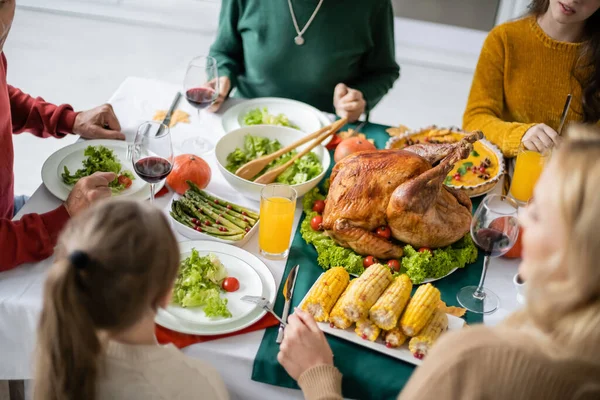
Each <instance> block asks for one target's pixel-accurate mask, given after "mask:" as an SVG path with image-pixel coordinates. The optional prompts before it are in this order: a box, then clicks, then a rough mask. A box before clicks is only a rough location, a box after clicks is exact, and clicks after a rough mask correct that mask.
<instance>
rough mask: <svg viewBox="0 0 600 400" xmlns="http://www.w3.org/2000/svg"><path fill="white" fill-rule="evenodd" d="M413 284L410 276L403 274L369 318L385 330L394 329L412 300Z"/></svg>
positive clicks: (376, 304)
mask: <svg viewBox="0 0 600 400" xmlns="http://www.w3.org/2000/svg"><path fill="white" fill-rule="evenodd" d="M411 292H412V282H411V280H410V278H409V277H408V275H406V274H402V275H400V276H399V277H397V278H395V279H394V281H393V282H392V284H391V285H390V286H388V288H387V289H385V292H383V294H382V295H381V297H380V298H379V300H377V302H376V303H375V305H374V306H373V307H371V310H370V311H369V317H370V319H371V321H373V322H374V323H375V324H376V325H377V326H378V327H380V328H381V329H383V330H390V329H393V328H394V327H395V326H396V324H397V323H398V319H399V318H400V315H401V314H402V311H404V307H406V304H407V303H408V300H409V299H410V293H411Z"/></svg>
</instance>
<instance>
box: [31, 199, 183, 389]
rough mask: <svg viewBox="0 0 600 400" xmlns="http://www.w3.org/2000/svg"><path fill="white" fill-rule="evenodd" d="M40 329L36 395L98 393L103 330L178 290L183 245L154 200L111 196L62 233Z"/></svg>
mask: <svg viewBox="0 0 600 400" xmlns="http://www.w3.org/2000/svg"><path fill="white" fill-rule="evenodd" d="M56 254H57V256H56V261H55V263H54V265H53V266H52V268H51V269H50V272H49V274H48V278H47V280H46V284H45V288H44V305H43V309H42V314H41V318H40V325H39V329H38V349H37V363H36V371H35V389H34V398H35V399H36V400H37V399H49V400H59V399H60V400H63V399H86V400H93V399H94V398H95V392H96V378H97V376H98V374H99V361H100V358H101V357H100V356H101V354H102V350H103V341H104V340H103V339H102V338H103V336H107V335H110V334H112V333H118V332H120V331H123V330H124V329H127V328H129V327H130V326H132V325H133V324H134V323H136V322H137V321H139V320H140V318H141V317H142V316H143V315H144V314H145V313H147V312H148V310H149V309H150V307H152V308H154V309H156V308H157V304H158V302H159V301H161V300H162V299H164V297H165V296H166V295H168V293H169V290H171V288H172V285H173V282H174V280H175V277H176V275H177V270H178V264H179V251H178V246H177V241H176V240H175V237H174V236H173V233H172V231H171V229H170V226H169V224H168V221H167V219H166V218H165V216H164V215H163V214H162V212H160V211H159V210H158V209H155V208H152V207H151V206H150V205H145V204H139V203H134V202H130V201H123V200H112V201H108V202H104V203H103V204H101V205H99V206H96V207H94V208H92V209H90V210H87V211H86V212H84V213H82V214H81V215H78V216H77V217H76V218H74V219H73V220H72V221H70V222H69V224H68V225H67V227H66V229H65V231H64V233H63V234H62V236H61V238H60V240H59V247H58V250H57V252H56Z"/></svg>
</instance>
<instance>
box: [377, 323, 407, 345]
mask: <svg viewBox="0 0 600 400" xmlns="http://www.w3.org/2000/svg"><path fill="white" fill-rule="evenodd" d="M383 339H384V341H385V345H386V347H390V348H396V347H400V346H402V345H403V344H404V342H406V335H405V334H404V332H402V328H400V326H399V324H398V326H396V327H395V328H393V329H391V330H389V331H387V332H385V334H384V336H383Z"/></svg>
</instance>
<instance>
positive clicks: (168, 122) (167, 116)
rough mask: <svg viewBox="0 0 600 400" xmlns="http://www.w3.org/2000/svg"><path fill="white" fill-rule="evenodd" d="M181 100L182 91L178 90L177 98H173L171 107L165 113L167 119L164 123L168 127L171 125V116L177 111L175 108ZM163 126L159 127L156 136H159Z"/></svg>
mask: <svg viewBox="0 0 600 400" xmlns="http://www.w3.org/2000/svg"><path fill="white" fill-rule="evenodd" d="M179 100H181V92H177V93H176V94H175V98H174V99H173V102H172V103H171V107H170V108H169V110H168V111H167V114H166V115H165V119H163V121H162V124H163V125H165V126H166V127H169V125H171V117H172V116H173V113H174V112H175V109H176V108H177V105H178V104H179ZM162 130H163V128H162V126H161V127H160V128H158V132H156V136H159V135H160V134H161V133H162Z"/></svg>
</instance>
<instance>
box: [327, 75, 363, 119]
mask: <svg viewBox="0 0 600 400" xmlns="http://www.w3.org/2000/svg"><path fill="white" fill-rule="evenodd" d="M333 106H334V107H335V113H336V114H337V115H338V116H340V117H342V118H343V117H346V118H348V122H356V121H357V120H358V119H359V118H360V116H361V114H362V113H364V112H365V108H366V107H367V102H366V101H365V99H364V98H363V94H362V92H361V91H360V90H356V89H351V88H349V87H348V86H346V85H344V84H343V83H338V84H337V85H336V87H335V89H334V91H333Z"/></svg>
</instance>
